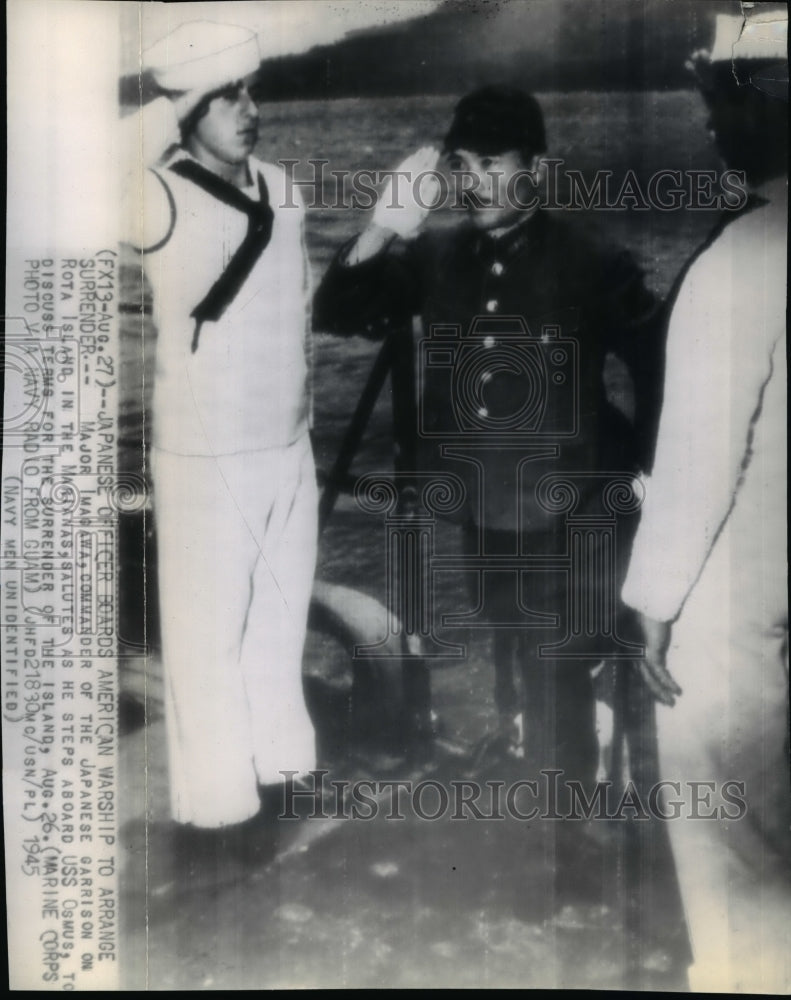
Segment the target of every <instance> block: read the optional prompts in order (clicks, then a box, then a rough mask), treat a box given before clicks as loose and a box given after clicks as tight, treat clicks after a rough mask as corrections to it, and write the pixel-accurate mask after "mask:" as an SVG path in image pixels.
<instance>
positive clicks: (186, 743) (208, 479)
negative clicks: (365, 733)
mask: <svg viewBox="0 0 791 1000" xmlns="http://www.w3.org/2000/svg"><path fill="white" fill-rule="evenodd" d="M143 58H144V65H145V67H146V68H147V69H149V70H150V71H151V72H152V73H153V75H154V78H155V79H156V81H157V83H158V84H159V85H160V87H161V88H162V89H163V90H164V91H166V92H167V93H168V95H169V96H168V97H160V98H158V99H156V100H155V101H153V102H152V103H150V104H149V105H146V106H145V107H144V108H143V110H142V112H141V115H140V116H136V117H135V119H133V121H132V122H131V123H130V124H128V125H127V128H128V129H131V128H135V129H139V136H140V137H141V138H142V150H143V155H142V156H141V155H140V138H139V139H138V140H137V142H138V153H137V161H138V166H143V165H152V164H156V166H155V167H154V168H153V169H149V170H145V171H142V170H141V171H140V173H139V185H140V190H142V199H138V200H137V204H138V206H139V208H138V214H137V215H136V216H135V224H134V228H135V230H136V232H135V239H134V241H133V242H135V243H136V245H138V246H139V247H140V249H142V250H143V252H144V261H145V269H146V274H147V276H148V278H149V281H150V283H151V286H152V289H153V299H154V319H155V323H156V327H157V344H156V375H155V384H154V392H153V406H152V421H153V437H152V440H153V447H152V455H151V469H152V478H153V487H154V504H155V513H156V523H157V542H158V571H159V590H160V595H161V596H160V612H161V632H162V655H163V664H164V678H165V692H166V695H165V699H166V723H167V735H168V747H169V762H170V788H171V802H172V812H173V816H174V818H175V820H177V821H178V823H180V824H189V825H190V826H191V827H195V828H214V829H217V828H227V827H229V826H234V825H236V824H240V823H243V822H244V821H246V820H248V819H250V818H251V817H254V816H256V814H257V813H258V812H259V809H260V797H259V795H260V791H261V786H266V785H272V784H275V783H278V782H281V781H282V780H283V779H282V776H281V774H280V772H281V771H291V772H299V773H304V772H306V771H308V770H310V769H311V768H313V767H314V766H315V736H314V730H313V726H312V723H311V720H310V717H309V715H308V712H307V709H306V706H305V701H304V697H303V690H302V676H301V660H302V652H303V645H304V640H305V633H306V622H307V613H308V604H309V600H310V593H311V585H312V580H313V572H314V567H315V556H316V523H317V516H316V499H317V497H316V482H315V472H314V465H313V456H312V451H311V446H310V438H309V434H308V429H309V395H308V359H307V349H308V339H307V337H308V323H309V314H308V308H309V307H308V303H309V301H310V296H309V288H308V267H307V260H306V255H305V248H304V232H303V231H304V211H303V208H302V206H301V205H300V204H299V201H298V197H297V195H296V193H295V192H291V191H288V190H286V181H285V174H284V172H283V170H282V169H281V168H279V167H277V166H274V165H272V164H268V163H263V162H261V161H260V160H258V159H257V158H255V157H254V156H252V155H251V154H252V150H253V147H254V145H255V143H256V141H257V137H258V109H257V106H256V103H255V102H254V100H253V99H252V98H251V96H250V93H249V91H248V89H247V85H246V78H247V77H248V75H249V74H252V73H254V72H255V71H256V70H257V69H258V67H259V64H260V54H259V50H258V44H257V40H256V36H255V35H254V34H253V33H252V32H249V31H247V30H246V29H243V28H238V27H232V26H229V25H222V24H211V23H208V22H194V23H191V24H186V25H183V26H182V27H180V28H178V29H177V30H176V31H174V32H172V33H171V34H169V35H168V36H167V37H166V38H164V39H162V40H161V41H159V42H158V43H157V44H156V45H155V46H153V47H152V48H151V49H149V50H148V51H147V52H145V53H144V56H143ZM174 143H175V148H171V147H174Z"/></svg>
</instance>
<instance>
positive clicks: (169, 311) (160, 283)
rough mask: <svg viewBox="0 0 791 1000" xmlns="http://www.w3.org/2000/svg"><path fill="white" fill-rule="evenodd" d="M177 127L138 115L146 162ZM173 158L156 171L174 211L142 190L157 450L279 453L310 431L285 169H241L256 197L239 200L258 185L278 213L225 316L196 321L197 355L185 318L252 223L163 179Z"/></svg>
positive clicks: (300, 220)
mask: <svg viewBox="0 0 791 1000" xmlns="http://www.w3.org/2000/svg"><path fill="white" fill-rule="evenodd" d="M163 102H164V103H163ZM174 125H175V114H174V113H173V112H172V107H171V105H170V102H169V101H167V100H165V99H161V100H158V101H155V102H153V105H152V106H148V107H147V108H145V109H143V113H142V135H143V140H144V144H145V149H146V157H145V158H146V160H148V161H149V162H150V161H151V160H156V159H157V158H158V155H159V154H161V153H162V151H163V149H164V148H165V147H166V145H167V141H168V139H169V138H172V137H173V134H174V131H175V129H174V127H173V126H174ZM176 134H177V133H176ZM181 158H190V156H189V154H188V153H186V152H185V151H184V150H183V149H179V150H178V151H177V152H176V153H175V154H173V155H172V156H171V157H170V159H169V160H167V161H166V163H165V165H164V166H163V167H161V168H160V169H158V170H157V173H158V175H159V177H160V178H161V179H162V180H163V181H164V182H165V184H166V185H167V188H168V189H169V191H170V193H171V194H172V199H173V205H171V204H170V202H169V200H168V199H167V198H166V196H165V189H164V187H163V186H162V183H161V182H160V181H158V180H156V179H155V178H152V177H151V175H150V174H149V179H148V181H147V182H146V185H145V187H144V199H145V212H144V213H143V215H144V216H145V218H144V225H145V230H146V231H145V232H144V234H143V235H144V248H145V249H146V253H145V268H146V274H147V276H148V279H149V281H150V283H151V285H152V290H153V296H154V319H155V323H156V326H157V331H158V339H157V346H156V376H155V384H154V394H153V443H154V444H155V445H156V446H157V447H159V448H161V449H163V450H165V451H170V452H175V453H177V454H181V455H203V456H206V455H229V454H236V453H240V452H245V451H255V450H260V449H262V448H271V447H284V446H286V445H288V444H291V443H292V442H294V441H296V440H297V439H298V438H299V437H300V436H301V435H302V434H304V433H305V431H306V430H307V427H308V409H309V407H308V390H307V380H308V365H307V359H306V348H307V343H308V340H307V336H308V321H309V301H310V295H309V287H308V282H309V278H308V275H309V271H308V265H307V260H306V256H305V249H304V238H303V233H304V208H303V206H302V204H301V202H300V200H299V197H298V194H297V192H296V191H294V190H292V189H289V188H287V181H286V175H285V172H284V171H283V170H282V168H280V167H277V166H275V165H273V164H269V163H263V162H261V161H260V160H258V159H256V158H255V157H252V156H251V157H250V158H249V168H250V174H251V177H252V178H253V185H252V186H251V187H250V188H248V189H246V190H244V191H243V193H244V194H246V195H247V196H248V197H250V198H251V199H253V200H256V201H257V200H258V197H259V192H258V175H259V173H260V174H261V175H262V176H263V178H264V180H265V182H266V185H267V188H268V190H269V203H270V207H271V208H272V211H273V213H274V219H273V225H272V234H271V239H270V242H269V244H268V245H267V247H266V248H265V249H264V251H263V253H262V254H261V256H260V257H259V258H258V260H257V262H256V263H255V265H254V266H253V268H252V270H251V272H250V274H249V275H248V277H247V278H246V280H245V281H244V283H243V284H242V286H241V288H240V289H239V291H238V293H237V295H236V296H235V297H234V299H233V300H232V301H231V302H230V304H229V305H228V306H227V308H226V310H225V312H224V313H223V315H222V316H221V317H220V318H219V319H218V320H217V322H211V321H209V320H206V321H204V323H203V324H202V326H201V332H200V339H199V345H198V348H197V350H196V351H195V352H193V351H192V341H193V334H194V331H195V320H194V318H192V317H191V315H190V314H191V313H192V311H193V309H194V308H195V307H196V306H197V305H198V303H200V302H201V301H202V300H203V298H204V297H205V296H206V294H207V293H208V292H209V290H210V289H211V287H212V286H213V285H214V283H215V282H216V280H217V279H218V278H219V277H220V275H221V274H222V272H223V271H224V270H225V268H226V266H227V264H228V262H229V260H230V259H231V258H232V257H233V255H234V253H235V252H236V250H237V249H238V247H239V245H240V244H241V242H242V240H243V239H244V237H245V235H246V233H247V228H248V217H247V215H246V214H245V213H244V212H242V211H241V210H239V209H236V208H233V207H231V206H230V205H227V204H225V203H224V202H222V201H220V200H219V199H218V198H216V197H214V196H213V195H212V194H209V193H208V192H206V191H204V190H203V189H202V188H200V187H198V185H196V184H195V183H194V182H193V181H191V180H188V179H186V178H183V177H180V176H178V175H177V174H175V173H173V172H172V171H171V170H168V169H167V167H168V165H169V164H170V163H173V162H175V161H176V160H178V159H181ZM152 181H153V183H152ZM173 207H175V216H174V213H173ZM163 230H164V232H165V236H164V239H161V238H160V236H161V234H162V232H163ZM152 235H155V236H156V242H154V243H152V239H151V237H152ZM152 247H153V249H152Z"/></svg>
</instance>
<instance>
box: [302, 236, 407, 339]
mask: <svg viewBox="0 0 791 1000" xmlns="http://www.w3.org/2000/svg"><path fill="white" fill-rule="evenodd" d="M420 243H421V241H420V239H419V240H417V241H415V242H412V243H406V242H405V241H403V240H400V239H394V240H393V241H392V242H391V243H390V244H389V245H388V246H387V247H386V248H385V249H384V250H382V251H381V252H380V253H378V254H377V255H376V256H375V257H372V258H370V259H369V260H366V261H363V262H362V263H361V264H354V265H352V266H347V265H345V264H344V263H343V261H344V260H345V258H346V255H347V254H348V252H349V250H350V249H351V247H352V246H353V245H354V240H351V241H349V242H348V243H346V244H345V245H344V246H343V247H341V249H340V250H339V251H338V253H337V254H336V255H335V258H334V259H333V261H332V263H331V264H330V266H329V268H328V270H327V272H326V274H325V275H324V278H323V279H322V281H321V284H320V285H319V287H318V289H317V291H316V294H315V296H314V300H313V327H314V329H315V330H317V331H322V332H325V333H334V334H340V335H342V336H351V335H354V334H362V336H364V337H369V338H371V339H374V340H376V339H379V338H381V337H383V336H384V335H385V334H387V332H388V331H389V330H390V329H392V328H393V327H394V326H397V325H403V324H404V323H406V322H408V321H409V320H410V319H411V317H412V316H414V315H415V314H416V313H418V312H420V307H421V304H422V298H423V282H422V280H421V266H420V258H421V252H420V247H419V245H418V244H420Z"/></svg>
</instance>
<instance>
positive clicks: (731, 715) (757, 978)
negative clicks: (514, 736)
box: [657, 524, 791, 994]
mask: <svg viewBox="0 0 791 1000" xmlns="http://www.w3.org/2000/svg"><path fill="white" fill-rule="evenodd" d="M747 528H748V529H749V526H747ZM752 530H753V534H754V526H753V528H752ZM749 540H750V536H749V534H748V530H745V525H741V526H738V525H735V524H731V525H729V526H728V527H726V529H725V530H724V531H723V533H722V535H721V537H720V539H718V541H717V544H716V546H715V548H714V551H713V552H712V554H711V557H710V559H709V561H708V563H707V564H706V567H705V568H704V571H703V574H702V575H701V577H700V579H699V581H698V583H697V584H696V586H695V588H694V590H693V591H692V594H691V595H690V598H689V600H688V602H687V605H686V606H685V608H684V610H683V612H682V615H681V617H680V618H679V620H678V622H677V623H676V625H675V626H674V628H673V635H672V640H671V647H670V650H669V652H668V668H669V670H670V672H671V673H672V674H673V676H674V677H675V678H676V680H677V681H678V683H679V684H680V686H681V688H682V689H683V692H684V693H683V694H682V695H681V697H680V698H679V699H678V701H677V703H676V705H675V707H673V708H666V707H664V706H659V708H658V714H657V719H658V729H659V748H660V758H661V763H662V771H663V777H664V778H665V779H666V780H670V781H678V782H680V783H681V785H682V790H683V793H684V794H683V795H682V796H681V797H682V798H684V799H685V801H686V809H685V816H683V817H682V818H678V819H673V820H670V821H669V823H668V827H669V831H670V837H671V841H672V844H673V850H674V854H675V857H676V863H677V865H678V869H679V879H680V883H681V890H682V895H683V899H684V906H685V909H686V913H687V919H688V922H689V926H690V932H691V936H692V947H693V951H694V956H695V957H694V964H693V966H692V968H691V969H690V985H691V987H692V989H693V990H694V991H696V992H725V993H731V992H753V993H782V994H785V993H788V992H789V991H790V990H791V880H790V879H789V868H788V866H789V863H791V850H790V848H791V832H789V821H790V820H791V790H790V789H789V762H788V744H787V738H788V737H787V734H788V661H787V637H788V623H787V607H786V589H785V573H784V564H785V545H784V543H783V540H782V539H780V538H778V556H779V558H777V559H774V558H773V557H772V556H771V554H768V553H766V552H764V551H761V549H760V548H759V547H757V546H755V545H752V546H751V545H750V544H749ZM773 563H774V570H772V564H773ZM739 581H742V585H740V583H739ZM690 781H696V782H714V783H715V785H716V789H715V790H714V791H713V792H711V791H708V790H706V789H703V791H702V792H701V793H700V797H699V799H698V800H699V803H700V804H699V805H698V806H697V807H695V806H693V805H692V800H693V799H694V798H695V797H696V795H695V794H694V793H693V791H692V790H691V789H690V787H689V784H688V783H689V782H690ZM728 781H732V782H740V783H742V782H743V783H744V796H743V798H744V801H745V802H746V812H745V814H744V815H743V816H742V817H741V818H731V819H729V818H727V816H723V813H722V812H720V813H719V818H718V819H706V818H702V817H703V816H706V815H710V814H711V813H712V812H713V811H714V810H715V809H721V807H722V806H725V807H726V812H727V814H728V815H730V816H731V817H736V816H737V815H738V813H739V812H741V811H742V810H741V808H740V807H735V806H733V805H728V804H727V803H725V802H724V801H723V798H722V795H721V789H722V785H723V783H724V782H728ZM685 783H686V784H685ZM732 790H733V789H732ZM736 794H737V796H738V797H740V798H741V795H740V793H739V792H738V791H737V792H736ZM692 812H697V813H698V815H699V817H700V818H694V817H693V816H691V813H692Z"/></svg>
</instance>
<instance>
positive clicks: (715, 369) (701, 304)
mask: <svg viewBox="0 0 791 1000" xmlns="http://www.w3.org/2000/svg"><path fill="white" fill-rule="evenodd" d="M736 228H737V226H735V225H734V226H731V227H729V230H731V232H730V233H728V230H726V233H728V237H725V238H723V237H721V238H720V240H719V241H718V242H717V243H715V244H714V245H713V247H712V248H711V249H710V250H708V251H707V252H706V253H705V254H703V255H702V256H701V257H700V258H699V260H698V261H697V262H696V263H695V264H694V265H693V266H692V268H690V271H689V273H688V275H687V277H686V279H685V281H684V283H683V285H682V288H681V291H680V294H679V296H678V299H677V301H676V305H675V307H674V309H673V314H672V318H671V322H670V328H669V331H668V341H667V359H666V373H665V394H664V401H663V408H662V416H661V420H660V426H659V432H658V439H657V449H656V457H655V462H654V468H653V471H652V474H651V476H650V478H648V479H647V480H646V481H645V503H644V506H643V512H642V518H641V522H640V527H639V529H638V532H637V535H636V537H635V541H634V545H633V549H632V557H631V562H630V565H629V571H628V574H627V578H626V581H625V583H624V587H623V591H622V597H623V600H624V602H625V603H626V604H627V605H629V606H630V607H633V608H635V609H637V610H638V611H641V612H642V613H643V614H645V615H648V616H649V617H651V618H655V619H657V620H658V621H672V620H673V619H675V618H676V617H677V616H678V614H679V612H680V610H681V608H682V607H683V604H684V602H685V600H686V598H687V596H688V594H689V592H690V591H691V589H692V588H693V586H694V584H695V582H696V580H697V579H698V577H699V575H700V573H701V570H702V569H703V566H704V564H705V561H706V558H707V556H708V554H709V552H710V550H711V547H712V545H713V543H714V540H715V538H716V536H717V534H718V532H719V531H720V529H721V527H722V525H723V523H724V521H725V519H726V518H727V516H728V513H729V511H730V508H731V505H732V503H733V501H734V497H735V495H736V492H737V490H738V487H739V481H740V476H741V473H742V471H743V467H744V465H745V463H746V461H747V460H748V458H749V441H750V433H751V425H752V421H753V419H754V418H755V416H756V413H757V412H758V409H759V407H760V399H761V391H762V386H763V384H764V382H765V381H766V379H767V378H768V372H769V370H770V364H771V362H770V357H769V355H770V352H768V351H766V350H764V344H763V343H762V336H761V331H760V325H761V317H760V312H761V310H760V307H759V308H756V300H758V301H759V302H760V299H761V288H760V285H759V286H757V287H756V285H755V284H753V283H752V280H751V275H750V274H747V273H745V269H744V268H740V267H739V262H740V260H741V261H742V262H743V261H744V260H746V259H748V258H747V256H746V255H744V254H743V253H741V252H740V251H741V250H743V249H744V247H743V246H742V247H739V246H738V245H737V244H736V243H735V236H734V233H733V232H732V230H735V229H736ZM746 270H747V271H749V270H750V265H749V264H748V265H747V268H746ZM755 278H756V280H758V278H759V276H758V275H755ZM756 327H758V329H756Z"/></svg>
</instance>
